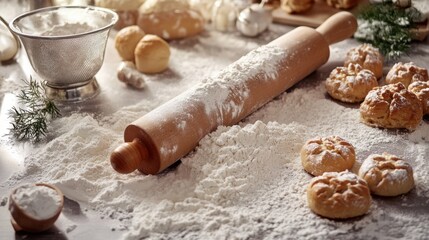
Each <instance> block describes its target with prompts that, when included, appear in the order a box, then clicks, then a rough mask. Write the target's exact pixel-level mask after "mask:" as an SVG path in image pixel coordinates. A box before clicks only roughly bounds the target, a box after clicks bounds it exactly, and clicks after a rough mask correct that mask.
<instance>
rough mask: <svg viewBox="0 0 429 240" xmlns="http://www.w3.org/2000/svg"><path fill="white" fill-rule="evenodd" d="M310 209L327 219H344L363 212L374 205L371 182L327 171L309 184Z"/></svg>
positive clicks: (342, 173)
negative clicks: (369, 184) (369, 185)
mask: <svg viewBox="0 0 429 240" xmlns="http://www.w3.org/2000/svg"><path fill="white" fill-rule="evenodd" d="M307 201H308V206H309V207H310V209H311V210H312V211H313V212H315V213H317V214H319V215H321V216H324V217H327V218H334V219H344V218H352V217H357V216H361V215H364V214H365V213H367V212H368V210H369V208H370V206H371V194H370V191H369V188H368V185H367V184H366V182H365V181H364V180H362V179H361V178H359V177H358V176H357V175H356V174H354V173H351V172H348V171H344V172H340V173H337V172H326V173H324V174H323V175H322V176H318V177H315V178H313V179H312V180H311V182H310V184H309V185H308V187H307Z"/></svg>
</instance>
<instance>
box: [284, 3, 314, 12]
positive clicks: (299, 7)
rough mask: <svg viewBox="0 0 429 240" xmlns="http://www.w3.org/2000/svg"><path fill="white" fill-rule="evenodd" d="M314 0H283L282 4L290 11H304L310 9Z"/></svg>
mask: <svg viewBox="0 0 429 240" xmlns="http://www.w3.org/2000/svg"><path fill="white" fill-rule="evenodd" d="M313 5H314V0H282V1H281V3H280V6H281V8H282V9H284V10H286V12H288V13H303V12H306V11H308V10H310V9H311V8H312V7H313Z"/></svg>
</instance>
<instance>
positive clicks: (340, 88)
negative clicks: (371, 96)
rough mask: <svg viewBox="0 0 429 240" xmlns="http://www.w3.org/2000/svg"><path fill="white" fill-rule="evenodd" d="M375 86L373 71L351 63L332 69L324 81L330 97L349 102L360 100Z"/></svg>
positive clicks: (375, 79) (376, 84) (376, 83)
mask: <svg viewBox="0 0 429 240" xmlns="http://www.w3.org/2000/svg"><path fill="white" fill-rule="evenodd" d="M377 86H378V82H377V78H376V77H375V75H374V73H372V72H371V71H369V70H366V69H363V68H362V67H361V66H360V65H359V64H353V63H350V64H349V65H348V66H347V67H337V68H335V69H334V70H332V72H331V74H330V75H329V77H328V78H327V79H326V82H325V87H326V90H327V91H328V93H329V95H330V96H331V97H332V98H334V99H337V100H340V101H342V102H349V103H356V102H362V101H363V100H364V99H365V97H366V95H367V94H368V92H369V91H370V90H371V89H373V88H374V87H377Z"/></svg>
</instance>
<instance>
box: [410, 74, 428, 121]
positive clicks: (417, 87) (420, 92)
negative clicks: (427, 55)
mask: <svg viewBox="0 0 429 240" xmlns="http://www.w3.org/2000/svg"><path fill="white" fill-rule="evenodd" d="M408 91H410V92H412V93H414V94H416V96H417V98H418V99H419V100H420V102H421V103H422V108H423V114H429V82H420V81H417V82H413V83H411V84H410V86H408Z"/></svg>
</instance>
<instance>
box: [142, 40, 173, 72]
mask: <svg viewBox="0 0 429 240" xmlns="http://www.w3.org/2000/svg"><path fill="white" fill-rule="evenodd" d="M134 55H135V62H136V68H137V70H139V71H140V72H143V73H159V72H162V71H164V70H165V69H166V68H167V67H168V62H169V59H170V46H169V45H168V43H167V42H166V41H164V40H163V39H162V38H160V37H158V36H156V35H151V34H147V35H145V36H144V37H143V38H142V39H141V40H140V41H139V43H138V44H137V47H136V49H135V51H134Z"/></svg>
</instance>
